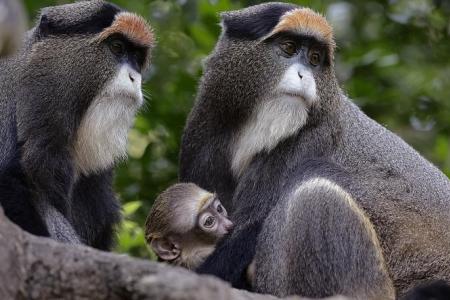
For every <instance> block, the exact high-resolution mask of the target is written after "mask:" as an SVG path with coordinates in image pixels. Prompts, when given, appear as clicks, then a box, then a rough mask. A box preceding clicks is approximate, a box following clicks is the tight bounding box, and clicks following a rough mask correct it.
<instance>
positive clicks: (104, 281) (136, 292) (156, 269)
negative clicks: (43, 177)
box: [0, 208, 344, 300]
mask: <svg viewBox="0 0 450 300" xmlns="http://www.w3.org/2000/svg"><path fill="white" fill-rule="evenodd" d="M0 299H5V300H6V299H48V300H50V299H99V300H100V299H110V300H114V299H136V300H137V299H164V300H172V299H181V300H190V299H196V300H203V299H205V300H206V299H208V300H209V299H215V300H222V299H223V300H225V299H233V300H241V299H242V300H275V299H277V298H275V297H272V296H267V295H259V294H253V293H249V292H246V291H240V290H236V289H233V288H231V287H230V285H229V284H228V283H225V282H223V281H221V280H219V279H216V278H214V277H212V276H204V275H202V276H200V275H197V274H195V273H192V272H189V271H187V270H185V269H181V268H175V267H171V266H167V265H164V264H160V263H156V262H150V261H145V260H141V259H134V258H131V257H128V256H126V255H120V254H114V253H107V252H102V251H98V250H95V249H92V248H89V247H85V246H74V245H65V244H60V243H57V242H55V241H53V240H50V239H47V238H40V237H36V236H33V235H31V234H28V233H26V232H24V231H22V230H21V229H20V228H19V227H17V226H16V225H15V224H13V223H11V222H10V221H9V220H8V219H7V218H6V217H5V215H4V214H3V211H2V210H1V208H0ZM290 299H300V298H296V297H293V298H290ZM302 299H304V298H302ZM337 299H344V298H341V297H336V298H334V300H337Z"/></svg>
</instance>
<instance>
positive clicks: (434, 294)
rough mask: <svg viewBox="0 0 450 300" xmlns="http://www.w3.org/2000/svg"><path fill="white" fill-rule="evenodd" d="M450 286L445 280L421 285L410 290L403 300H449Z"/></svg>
mask: <svg viewBox="0 0 450 300" xmlns="http://www.w3.org/2000/svg"><path fill="white" fill-rule="evenodd" d="M448 299H450V285H449V284H448V283H447V282H445V281H444V280H436V281H431V282H427V283H424V284H421V285H419V286H417V287H415V288H413V289H412V290H410V291H409V292H408V293H407V294H406V295H405V296H403V297H402V298H401V300H448Z"/></svg>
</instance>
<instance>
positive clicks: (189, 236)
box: [145, 183, 233, 270]
mask: <svg viewBox="0 0 450 300" xmlns="http://www.w3.org/2000/svg"><path fill="white" fill-rule="evenodd" d="M232 228H233V223H232V222H231V221H230V219H229V218H228V214H227V211H226V209H225V207H223V206H222V204H221V203H220V200H219V199H218V198H217V196H216V195H215V194H212V193H210V192H207V191H205V190H203V189H201V188H199V187H198V186H197V185H195V184H193V183H177V184H174V185H172V186H170V187H169V188H168V189H166V190H165V191H164V192H162V193H161V194H160V195H159V196H158V197H157V198H156V200H155V202H154V203H153V206H152V208H151V210H150V212H149V214H148V217H147V220H146V222H145V238H146V241H147V243H148V245H149V246H150V247H151V249H152V250H153V251H154V252H155V254H156V255H157V256H158V259H159V260H160V261H165V262H168V263H170V264H174V265H177V266H181V267H184V268H187V269H189V270H193V269H196V268H197V267H199V266H200V264H201V263H202V262H203V261H204V260H205V258H206V257H207V256H208V255H210V254H211V253H212V252H213V251H214V248H215V245H216V244H217V242H218V241H219V240H220V239H221V238H223V236H224V235H226V234H228V232H230V231H231V230H232Z"/></svg>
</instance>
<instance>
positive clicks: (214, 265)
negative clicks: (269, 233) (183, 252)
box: [197, 223, 261, 290]
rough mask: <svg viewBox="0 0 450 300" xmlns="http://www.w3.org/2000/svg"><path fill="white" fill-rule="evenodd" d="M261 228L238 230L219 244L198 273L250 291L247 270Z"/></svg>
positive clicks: (256, 226) (255, 224)
mask: <svg viewBox="0 0 450 300" xmlns="http://www.w3.org/2000/svg"><path fill="white" fill-rule="evenodd" d="M260 228H261V224H260V223H253V224H250V225H246V226H245V227H243V228H236V230H235V231H234V232H233V233H232V234H231V236H229V237H228V238H225V239H224V240H223V241H222V242H220V243H219V245H218V246H217V248H216V250H215V251H214V252H213V254H211V255H210V256H209V257H208V258H207V259H206V261H205V262H204V263H203V264H202V265H201V266H200V267H199V268H198V269H197V272H198V273H202V274H211V275H214V276H217V277H219V278H221V279H223V280H225V281H228V282H230V283H231V284H232V286H233V287H235V288H239V289H247V290H250V289H251V286H250V285H249V282H248V279H247V268H248V266H249V265H250V263H251V262H252V260H253V257H254V255H255V247H256V241H257V237H258V233H259V231H260Z"/></svg>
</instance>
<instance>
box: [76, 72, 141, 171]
mask: <svg viewBox="0 0 450 300" xmlns="http://www.w3.org/2000/svg"><path fill="white" fill-rule="evenodd" d="M131 78H133V80H131ZM142 103H143V97H142V91H141V75H140V74H139V73H138V72H136V71H135V70H133V69H132V68H131V67H129V66H128V65H121V66H120V68H119V69H118V72H117V74H116V76H115V77H114V78H113V79H112V80H111V81H110V82H109V83H107V84H106V86H105V88H104V89H103V90H102V91H100V93H99V95H98V96H97V97H96V98H95V99H94V100H93V101H92V103H91V105H90V106H89V108H88V110H87V112H86V113H85V115H84V117H83V119H82V120H81V124H80V127H79V128H78V132H77V136H76V141H75V145H74V153H73V156H74V161H75V167H76V171H77V174H79V173H81V174H84V175H88V174H91V173H95V172H98V171H102V170H105V169H107V168H110V167H111V166H113V164H114V162H115V161H116V160H118V159H121V158H124V157H126V145H127V135H128V130H129V129H130V127H131V126H132V124H133V120H134V116H135V114H136V112H137V110H138V109H139V107H140V106H141V105H142Z"/></svg>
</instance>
